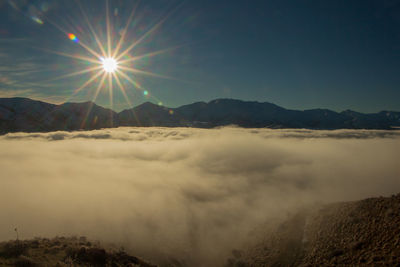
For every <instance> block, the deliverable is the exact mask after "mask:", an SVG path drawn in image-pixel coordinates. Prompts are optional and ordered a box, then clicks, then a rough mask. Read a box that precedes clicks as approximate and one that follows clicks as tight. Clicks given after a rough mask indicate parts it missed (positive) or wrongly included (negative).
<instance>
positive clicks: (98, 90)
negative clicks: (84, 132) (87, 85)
mask: <svg viewBox="0 0 400 267" xmlns="http://www.w3.org/2000/svg"><path fill="white" fill-rule="evenodd" d="M106 77H107V73H103V76H102V77H101V80H100V82H99V84H98V85H97V88H96V90H95V91H94V95H93V98H92V104H91V105H90V106H89V108H88V111H87V112H86V115H85V118H84V119H83V120H82V125H81V128H84V126H85V125H86V122H87V119H88V117H89V114H90V112H91V111H92V108H93V103H94V102H95V101H96V99H97V96H98V95H99V92H100V89H101V87H103V85H104V80H105V79H106Z"/></svg>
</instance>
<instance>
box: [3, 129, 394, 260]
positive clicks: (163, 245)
mask: <svg viewBox="0 0 400 267" xmlns="http://www.w3.org/2000/svg"><path fill="white" fill-rule="evenodd" d="M0 148H1V149H0V211H1V220H0V240H8V239H12V238H15V232H14V228H15V227H18V229H19V234H20V237H21V238H31V237H34V236H42V237H43V236H44V237H52V236H56V235H85V236H88V237H89V238H92V239H99V240H102V241H106V242H113V243H116V244H118V245H123V246H125V248H127V250H129V252H132V253H133V254H135V255H137V256H143V257H145V258H148V259H150V260H161V259H171V258H175V259H179V260H183V261H184V263H185V265H189V266H210V265H213V266H215V265H216V264H221V263H223V262H224V260H225V259H226V258H227V257H228V256H229V255H230V253H231V250H232V249H235V248H240V247H241V246H242V244H243V242H247V239H248V238H249V233H251V231H252V230H254V229H255V228H256V227H258V226H259V225H260V224H263V223H264V222H266V221H268V220H271V219H277V218H282V217H284V216H287V215H288V214H291V213H293V212H296V210H297V209H298V208H300V207H302V206H304V205H309V204H313V203H325V202H332V201H345V200H357V199H361V198H366V197H372V196H379V195H390V194H394V193H398V192H400V179H399V177H400V165H399V158H400V132H399V131H352V130H342V131H310V130H267V129H265V130H264V129H239V128H222V129H213V130H202V129H187V128H119V129H107V130H99V131H91V132H71V133H68V132H53V133H41V134H36V133H35V134H30V133H16V134H7V135H4V136H1V137H0Z"/></svg>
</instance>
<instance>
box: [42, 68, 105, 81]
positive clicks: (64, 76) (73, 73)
mask: <svg viewBox="0 0 400 267" xmlns="http://www.w3.org/2000/svg"><path fill="white" fill-rule="evenodd" d="M102 68H103V67H101V66H96V67H92V68H89V69H85V70H81V71H76V72H72V73H68V74H65V75H63V76H59V77H55V78H53V79H50V80H47V81H48V82H52V81H57V80H61V79H64V78H69V77H74V76H79V75H83V74H85V73H88V72H93V71H95V70H101V69H102Z"/></svg>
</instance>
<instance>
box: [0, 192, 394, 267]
mask: <svg viewBox="0 0 400 267" xmlns="http://www.w3.org/2000/svg"><path fill="white" fill-rule="evenodd" d="M261 228H262V229H259V230H257V231H256V235H255V238H254V239H255V240H258V241H257V242H254V243H253V244H248V246H247V248H246V249H243V250H235V251H233V253H232V257H231V258H230V259H228V260H227V261H226V265H225V266H226V267H228V266H230V267H239V266H240V267H245V266H400V194H398V195H396V196H392V197H387V198H385V197H379V198H370V199H365V200H362V201H354V202H343V203H335V204H329V205H324V206H319V207H313V208H309V209H307V210H304V211H302V212H299V213H297V214H296V215H294V216H291V217H290V218H289V219H288V220H286V221H284V222H283V223H278V224H271V223H268V224H266V225H265V226H264V227H261ZM0 266H17V267H18V266H19V267H35V266H36V267H38V266H59V267H61V266H115V267H118V266H143V267H149V266H154V265H151V264H149V263H146V262H145V261H143V260H141V259H139V258H137V257H134V256H130V255H128V254H127V253H125V252H124V251H121V250H118V249H117V250H115V249H104V248H102V247H101V246H100V245H99V244H98V243H92V242H89V241H87V240H86V239H85V238H84V237H82V238H73V237H72V238H64V237H56V238H54V239H46V238H37V239H34V240H25V241H9V242H3V243H0ZM166 266H184V265H181V264H179V263H177V264H172V265H171V264H167V265H166Z"/></svg>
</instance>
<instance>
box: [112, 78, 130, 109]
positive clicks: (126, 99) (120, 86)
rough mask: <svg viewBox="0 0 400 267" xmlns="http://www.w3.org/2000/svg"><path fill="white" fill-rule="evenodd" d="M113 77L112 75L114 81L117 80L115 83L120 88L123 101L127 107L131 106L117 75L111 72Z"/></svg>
mask: <svg viewBox="0 0 400 267" xmlns="http://www.w3.org/2000/svg"><path fill="white" fill-rule="evenodd" d="M113 77H114V79H115V81H116V82H117V85H118V86H119V89H120V90H121V92H122V95H123V96H124V98H125V101H126V103H127V104H128V106H129V108H132V103H131V101H130V100H129V97H128V95H127V94H126V91H125V87H124V86H123V85H122V83H121V81H120V80H119V78H118V75H116V74H115V73H113Z"/></svg>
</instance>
